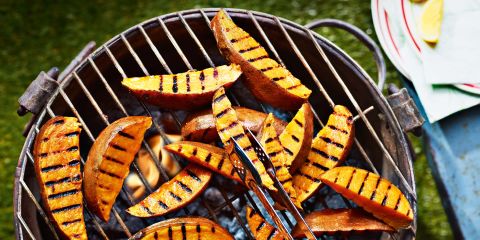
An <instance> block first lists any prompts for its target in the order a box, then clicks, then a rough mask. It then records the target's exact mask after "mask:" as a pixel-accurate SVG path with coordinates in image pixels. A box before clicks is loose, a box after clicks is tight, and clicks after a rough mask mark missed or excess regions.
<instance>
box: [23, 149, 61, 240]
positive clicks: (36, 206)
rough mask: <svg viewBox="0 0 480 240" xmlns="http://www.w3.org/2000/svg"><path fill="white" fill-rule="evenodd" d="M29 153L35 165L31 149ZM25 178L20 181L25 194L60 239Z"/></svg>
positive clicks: (28, 155)
mask: <svg viewBox="0 0 480 240" xmlns="http://www.w3.org/2000/svg"><path fill="white" fill-rule="evenodd" d="M26 153H27V158H29V159H30V160H31V162H32V164H33V162H34V160H33V156H32V154H31V152H30V149H27V151H26ZM26 162H27V161H26V160H25V164H24V165H25V167H26ZM22 175H24V173H22ZM23 177H24V176H22V178H21V179H20V184H21V185H22V188H23V189H24V190H25V192H26V193H27V196H28V197H29V198H30V200H32V202H33V204H34V205H35V208H37V210H38V212H39V213H40V216H42V218H43V220H44V221H45V223H46V224H47V226H48V228H49V229H50V231H51V232H52V233H53V236H54V237H55V239H59V237H58V235H57V232H56V231H55V227H54V226H53V224H52V223H51V222H50V221H49V219H48V217H47V214H45V211H43V209H42V207H41V206H40V203H39V202H38V201H37V200H36V198H35V196H34V195H33V193H32V191H31V190H30V188H29V187H28V186H27V184H25V181H24V180H23ZM27 231H28V232H30V229H28V230H27Z"/></svg>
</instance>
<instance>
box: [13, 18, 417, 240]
mask: <svg viewBox="0 0 480 240" xmlns="http://www.w3.org/2000/svg"><path fill="white" fill-rule="evenodd" d="M217 11H218V9H200V10H189V11H183V12H178V13H172V14H168V15H164V16H160V17H157V18H153V19H150V20H147V21H145V22H143V23H141V24H139V25H136V26H134V27H132V28H130V29H128V30H126V31H125V32H123V33H121V34H119V35H117V36H115V37H114V38H112V39H111V40H110V41H109V42H107V43H105V44H104V45H102V46H101V47H99V48H98V49H97V50H96V51H95V52H94V53H92V54H91V55H89V56H88V57H87V59H85V60H84V61H83V62H82V63H80V65H79V66H78V67H77V68H76V69H75V70H74V71H73V73H72V74H69V75H67V76H65V77H64V78H63V79H59V81H60V82H61V83H60V87H59V88H58V89H57V91H55V92H54V93H53V94H52V97H51V99H50V100H49V102H48V103H47V105H46V106H45V108H44V110H43V111H42V112H41V113H40V114H39V115H38V116H37V118H36V121H35V122H34V124H33V126H32V128H31V130H30V131H29V134H28V136H27V139H26V141H25V145H24V148H23V150H22V153H21V155H20V158H19V162H18V168H17V175H16V179H15V190H14V191H15V192H14V204H15V206H14V208H15V224H16V236H17V239H55V238H56V237H57V236H56V233H55V232H54V231H52V225H51V224H50V223H49V222H48V219H46V217H45V214H44V212H43V210H42V206H41V201H40V197H39V192H38V184H37V182H36V181H35V178H34V177H35V176H34V174H35V173H34V171H33V164H32V163H33V156H32V150H33V141H34V138H35V136H36V134H37V132H38V129H39V127H41V125H42V124H43V123H44V122H46V121H47V120H48V119H49V118H51V117H52V116H55V115H67V116H76V117H77V118H79V119H80V121H81V122H82V125H83V129H84V132H85V133H83V134H82V136H81V147H80V150H81V155H82V157H83V159H86V156H87V154H88V150H89V148H90V146H91V145H92V143H93V140H94V139H95V138H96V136H97V135H98V134H99V133H100V131H101V130H102V129H103V128H105V127H106V126H107V125H108V123H111V122H113V121H114V120H116V119H118V118H120V117H124V116H126V115H152V116H154V118H155V119H157V120H158V119H159V118H162V117H161V116H166V115H168V116H171V119H173V120H172V121H173V122H174V123H175V124H178V123H180V122H181V121H182V119H183V118H184V117H185V113H184V112H169V111H165V110H163V109H158V108H156V107H152V106H146V105H144V104H143V103H141V102H139V101H138V100H137V99H135V98H134V97H133V96H132V95H130V94H129V93H128V92H127V91H126V90H125V89H124V88H122V86H121V84H120V82H121V80H122V78H124V77H133V76H144V75H154V74H167V73H172V72H173V73H177V72H184V71H187V70H191V69H203V68H207V67H211V66H219V65H222V64H226V63H227V62H226V60H225V59H224V58H223V56H222V55H221V54H220V52H219V50H218V49H217V47H216V42H215V39H214V37H213V34H212V32H211V30H210V28H209V25H208V23H209V21H210V19H212V18H213V16H214V15H215V13H216V12H217ZM228 13H229V15H230V16H231V17H232V18H233V20H234V21H235V22H236V23H237V24H238V25H239V26H240V27H242V28H243V29H244V30H246V31H247V32H249V33H250V34H251V35H252V36H253V37H254V38H255V39H256V40H257V41H259V42H260V43H261V44H262V45H263V46H264V47H265V48H266V49H267V51H269V53H270V55H271V57H272V58H274V59H276V60H278V61H279V62H280V63H282V64H285V66H287V68H288V69H289V70H290V71H291V72H292V73H293V74H294V75H295V76H297V77H298V78H299V79H301V80H302V82H303V83H304V84H305V85H306V86H308V87H309V88H310V89H312V90H313V93H312V95H311V97H310V103H311V104H312V106H313V110H314V111H315V117H316V119H315V120H316V121H315V124H316V126H315V128H316V130H318V129H319V128H321V126H322V125H323V123H325V122H326V119H327V118H328V114H330V113H331V110H332V106H333V105H334V104H341V105H345V106H347V107H348V108H349V109H350V110H351V111H352V113H353V114H354V115H357V117H356V122H355V125H356V126H355V127H356V140H355V144H354V145H353V147H352V151H351V154H350V156H349V159H348V160H347V162H346V164H347V165H354V166H359V167H363V168H366V169H369V170H370V171H377V172H378V173H380V174H381V175H382V176H383V177H386V178H388V179H389V180H391V181H392V182H393V183H394V184H395V185H397V186H399V187H400V189H401V190H402V191H403V192H404V193H407V194H406V195H407V198H408V199H409V200H410V203H411V204H412V206H413V207H414V209H415V212H416V207H415V206H416V204H415V201H416V200H415V199H416V195H415V188H414V176H413V171H412V165H411V162H412V157H411V155H410V152H409V149H408V144H407V141H406V139H405V135H404V133H403V132H402V130H401V128H400V126H399V124H398V122H397V119H396V118H395V116H394V114H393V112H392V110H391V108H390V106H389V105H388V104H387V102H386V100H385V98H384V97H383V95H382V94H381V92H380V91H379V90H378V89H377V88H376V86H375V84H374V82H373V81H372V80H371V78H370V77H369V76H368V75H367V74H366V73H365V71H364V70H363V69H362V68H361V67H360V66H359V65H358V64H357V63H356V62H355V61H353V60H352V59H351V58H350V57H349V56H348V55H346V54H345V53H344V52H343V51H342V50H340V49H339V48H338V47H336V46H335V45H334V44H332V43H330V42H329V41H328V40H326V39H324V38H322V37H321V36H319V35H317V34H316V33H314V32H311V31H310V30H308V29H306V28H304V27H302V26H300V25H298V24H295V23H293V22H290V21H288V20H285V19H280V18H277V17H275V16H271V15H268V14H264V13H259V12H253V11H246V10H239V9H228ZM322 53H324V55H323V54H322ZM332 66H333V67H334V69H333V70H334V71H332ZM335 73H337V74H338V75H335ZM230 92H231V95H230V97H231V99H232V100H233V102H234V103H235V104H238V105H242V106H246V107H249V108H253V109H258V110H263V111H275V112H276V113H277V115H280V116H286V117H287V118H288V117H289V116H290V117H291V116H293V115H292V114H293V113H289V112H282V111H278V110H276V109H273V108H271V107H268V106H264V105H261V104H259V103H258V102H256V101H255V99H254V98H253V97H252V96H251V95H250V94H249V92H248V90H246V89H245V88H244V87H243V86H242V84H241V83H237V84H236V85H235V86H234V87H233V88H232V90H231V91H230ZM365 110H367V111H365ZM369 110H370V111H369ZM159 116H160V117H159ZM172 116H173V118H172ZM166 128H168V127H167V126H164V125H163V124H162V122H161V121H156V123H155V124H154V130H155V131H157V132H159V133H161V134H164V132H165V129H166ZM144 147H145V148H147V150H149V146H148V145H147V144H145V145H144ZM150 153H151V151H150ZM153 158H154V160H156V161H157V162H156V163H157V167H160V163H159V162H158V159H157V158H156V157H153ZM131 171H134V172H138V167H137V166H136V165H135V164H133V166H132V168H131ZM160 172H161V175H162V176H161V178H162V177H163V178H164V179H163V181H165V180H167V179H166V178H167V176H166V175H165V174H164V173H165V172H164V171H162V169H160ZM221 181H222V180H221V179H220V180H218V179H217V180H215V181H214V183H213V184H212V187H211V188H212V189H213V190H211V191H210V192H215V193H218V195H219V196H220V199H219V200H218V201H209V200H208V198H209V197H208V196H205V195H208V194H209V191H208V190H207V192H206V193H205V194H204V196H203V197H202V199H200V200H198V201H196V202H195V203H193V204H191V205H193V207H192V206H189V207H187V208H186V210H182V211H179V213H176V214H171V215H168V216H167V217H172V216H177V215H189V214H198V215H202V214H203V216H205V217H209V218H211V219H213V220H216V221H218V222H220V223H221V224H223V225H224V226H225V222H224V219H227V218H229V219H231V221H230V222H231V224H236V228H235V229H240V230H242V232H243V231H245V232H244V233H242V235H239V236H241V237H245V238H249V237H250V238H251V236H250V234H249V233H248V230H247V229H246V228H245V226H246V224H245V222H244V218H242V216H243V215H244V209H243V206H244V205H245V203H248V204H251V205H254V207H256V204H255V200H254V196H252V195H251V194H249V193H242V192H238V191H237V190H232V189H225V187H224V186H222V182H221ZM209 190H210V189H209ZM151 191H152V189H149V187H147V192H151ZM212 194H213V193H212ZM133 203H135V200H133V199H132V197H131V196H130V195H129V193H128V191H126V190H123V191H122V192H121V194H120V196H119V200H117V203H116V204H115V208H114V209H115V210H114V211H113V217H112V220H111V221H110V223H109V224H105V223H102V222H101V221H100V220H98V219H95V218H93V217H92V215H91V214H90V213H89V212H88V211H87V212H86V213H85V214H86V221H87V224H88V227H87V230H88V231H89V234H90V235H89V236H90V238H91V239H97V238H99V239H102V238H105V237H109V238H111V239H117V238H118V239H121V238H127V237H128V236H129V235H131V234H134V233H135V232H136V231H138V230H139V229H140V228H143V227H145V226H147V225H149V224H151V223H153V222H155V221H158V220H161V219H163V218H157V219H149V220H140V219H137V218H133V217H129V216H128V214H126V213H125V212H124V211H122V210H124V209H125V208H127V207H128V206H129V205H131V204H133ZM344 206H347V207H351V203H350V202H348V201H346V200H344V199H342V198H340V197H339V195H338V194H335V193H333V192H332V191H331V190H329V189H323V190H322V191H320V192H319V193H318V195H317V196H316V197H315V198H314V201H310V202H308V203H307V208H306V209H307V211H312V210H314V209H315V210H316V209H321V208H325V207H332V208H336V207H344ZM192 209H193V210H192ZM283 216H284V217H285V216H287V215H285V214H283ZM284 220H285V221H286V222H288V223H289V224H290V219H288V217H286V219H284ZM229 224H230V223H229ZM290 226H291V225H290ZM226 227H227V228H228V229H231V228H230V226H226ZM414 234H415V223H414V224H413V226H412V227H411V228H410V229H407V230H402V231H400V232H399V233H396V234H394V235H386V234H382V235H375V236H374V237H375V238H382V239H388V238H390V237H394V238H395V239H411V238H412V237H414Z"/></svg>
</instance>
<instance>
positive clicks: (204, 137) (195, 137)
mask: <svg viewBox="0 0 480 240" xmlns="http://www.w3.org/2000/svg"><path fill="white" fill-rule="evenodd" d="M233 109H234V110H235V112H236V113H237V117H238V120H239V121H240V122H241V123H242V125H243V127H245V128H248V129H250V131H252V132H253V133H258V132H259V131H260V128H261V127H262V123H263V121H265V118H266V117H267V114H266V113H263V112H259V111H255V110H253V109H248V108H244V107H237V106H234V107H233ZM286 125H287V123H286V122H284V121H282V120H280V119H278V118H275V123H274V127H275V130H276V131H277V134H280V133H282V131H283V129H285V126H286ZM182 136H183V138H184V139H185V140H189V141H195V142H205V143H210V142H213V141H216V140H217V139H218V132H217V129H216V127H215V119H214V118H213V115H212V110H211V109H208V110H202V111H199V112H196V113H193V114H190V115H189V116H188V117H187V118H186V119H185V121H184V123H183V125H182Z"/></svg>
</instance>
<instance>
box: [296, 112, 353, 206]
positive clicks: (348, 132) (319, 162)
mask: <svg viewBox="0 0 480 240" xmlns="http://www.w3.org/2000/svg"><path fill="white" fill-rule="evenodd" d="M354 135H355V128H354V125H353V117H352V114H351V113H350V111H348V109H347V108H346V107H344V106H341V105H337V106H335V107H334V108H333V113H332V114H331V115H330V117H329V118H328V121H327V124H326V126H325V127H324V128H323V129H322V130H320V132H319V133H318V134H317V136H316V137H315V139H313V142H312V148H311V150H310V153H309V154H308V157H307V160H306V161H305V162H303V164H302V165H301V166H300V168H299V169H298V171H297V172H296V173H295V174H294V175H293V186H294V187H295V189H296V190H297V193H298V200H299V201H300V202H303V201H305V200H307V199H308V198H310V197H311V196H312V195H313V194H314V193H315V192H317V190H318V189H319V188H320V186H321V181H320V176H321V175H322V174H323V173H324V172H325V171H328V170H329V169H331V168H334V167H336V166H338V165H340V164H342V163H343V162H344V161H345V158H346V157H347V155H348V153H349V152H350V147H351V146H352V142H353V139H354Z"/></svg>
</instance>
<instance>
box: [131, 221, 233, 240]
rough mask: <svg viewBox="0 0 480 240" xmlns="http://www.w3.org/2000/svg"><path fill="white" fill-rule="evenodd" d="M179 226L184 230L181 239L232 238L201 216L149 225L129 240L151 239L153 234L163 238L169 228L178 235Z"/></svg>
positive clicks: (221, 228) (228, 239)
mask: <svg viewBox="0 0 480 240" xmlns="http://www.w3.org/2000/svg"><path fill="white" fill-rule="evenodd" d="M179 227H180V228H182V227H184V228H185V231H184V232H183V233H182V238H183V239H221V240H233V239H234V238H233V236H232V235H231V234H230V233H229V232H228V231H227V230H226V229H224V228H223V227H222V226H220V225H218V224H217V223H215V222H213V221H211V220H209V219H206V218H202V217H179V218H171V219H168V220H164V221H161V222H158V223H155V224H153V225H150V226H148V227H146V228H144V229H142V230H140V231H138V232H137V233H136V234H135V235H133V236H132V237H130V238H129V240H140V239H151V238H152V237H154V236H152V235H155V234H156V235H157V236H158V237H159V239H165V238H167V237H166V236H164V235H166V233H167V231H168V230H167V229H171V232H172V235H175V236H178V235H177V232H179V229H178V228H179ZM197 229H199V230H200V231H198V230H197ZM183 234H185V235H183ZM199 234H202V235H199ZM189 235H190V236H189ZM195 235H197V236H195Z"/></svg>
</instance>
